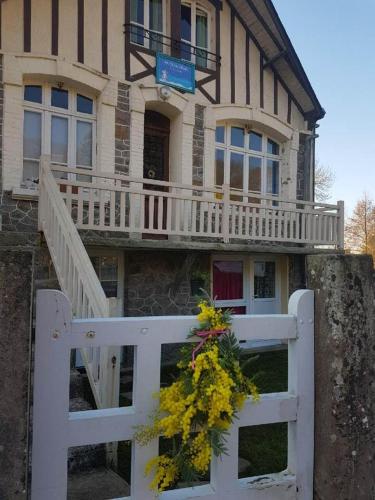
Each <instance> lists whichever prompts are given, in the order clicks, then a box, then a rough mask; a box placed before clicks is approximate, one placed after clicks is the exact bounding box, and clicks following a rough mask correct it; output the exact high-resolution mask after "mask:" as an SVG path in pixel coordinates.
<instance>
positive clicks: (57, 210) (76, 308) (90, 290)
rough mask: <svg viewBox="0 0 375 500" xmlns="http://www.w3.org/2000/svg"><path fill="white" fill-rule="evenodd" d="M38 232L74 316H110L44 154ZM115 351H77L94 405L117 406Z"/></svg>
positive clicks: (94, 274)
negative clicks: (41, 234)
mask: <svg viewBox="0 0 375 500" xmlns="http://www.w3.org/2000/svg"><path fill="white" fill-rule="evenodd" d="M39 231H41V232H43V234H44V237H45V239H46V242H47V245H48V248H49V252H50V255H51V259H52V261H53V264H54V267H55V271H56V275H57V278H58V280H59V284H60V287H61V290H62V291H63V292H64V293H65V294H66V295H67V296H68V297H69V299H70V301H71V304H72V309H73V313H74V316H75V317H76V318H82V319H84V318H105V317H108V316H110V308H109V303H108V300H107V298H106V296H105V293H104V291H103V288H102V286H101V283H100V281H99V279H98V277H97V274H96V272H95V270H94V267H93V265H92V263H91V260H90V258H89V256H88V254H87V251H86V248H85V247H84V245H83V243H82V240H81V237H80V235H79V233H78V231H77V228H76V226H75V225H74V223H73V221H72V218H71V214H70V212H69V211H68V209H67V207H66V204H65V203H64V200H63V198H62V196H61V193H60V188H59V186H58V184H57V183H56V180H55V178H54V176H53V174H52V171H51V167H50V159H49V157H48V156H42V158H41V165H40V176H39ZM87 334H88V335H94V333H93V332H88V333H87ZM119 351H120V349H119V348H110V347H104V348H103V347H100V348H91V349H81V350H80V353H81V356H82V359H83V363H84V366H85V369H86V373H87V376H88V379H89V382H90V386H91V389H92V392H93V397H94V399H95V404H96V406H97V408H109V407H115V406H118V398H119V390H118V388H119V371H120V352H119ZM114 361H115V362H114ZM116 361H117V362H116Z"/></svg>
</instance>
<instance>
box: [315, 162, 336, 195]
mask: <svg viewBox="0 0 375 500" xmlns="http://www.w3.org/2000/svg"><path fill="white" fill-rule="evenodd" d="M334 181H335V174H334V173H333V171H332V169H331V168H330V167H328V166H327V165H322V164H321V163H319V161H317V162H316V164H315V199H316V201H327V200H328V199H329V198H330V197H331V190H332V186H333V183H334Z"/></svg>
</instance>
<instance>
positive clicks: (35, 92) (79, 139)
mask: <svg viewBox="0 0 375 500" xmlns="http://www.w3.org/2000/svg"><path fill="white" fill-rule="evenodd" d="M24 108H25V111H24V123H23V177H22V186H23V187H26V188H31V189H35V188H36V187H37V182H38V177H39V159H40V155H41V154H47V155H50V156H51V161H52V163H54V164H56V165H61V166H66V167H67V166H69V167H79V168H86V169H92V168H93V167H94V163H95V144H96V141H95V124H96V123H95V118H96V117H95V109H94V100H93V99H92V98H90V97H88V96H85V95H83V94H78V93H77V92H75V91H73V90H69V89H64V88H59V87H55V86H47V85H45V86H42V85H25V87H24Z"/></svg>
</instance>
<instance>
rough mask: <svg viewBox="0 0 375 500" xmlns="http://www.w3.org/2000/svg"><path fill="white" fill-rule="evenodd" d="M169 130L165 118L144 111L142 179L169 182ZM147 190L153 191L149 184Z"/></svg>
mask: <svg viewBox="0 0 375 500" xmlns="http://www.w3.org/2000/svg"><path fill="white" fill-rule="evenodd" d="M169 130H170V123H169V119H168V118H167V117H165V116H164V115H162V114H160V113H157V112H156V111H149V110H147V111H146V113H145V136H144V146H143V148H144V149H143V178H144V179H150V180H151V181H153V180H155V181H168V180H169ZM147 188H148V189H150V188H151V189H154V188H153V187H152V185H150V184H149V185H148V187H147ZM158 190H160V187H158Z"/></svg>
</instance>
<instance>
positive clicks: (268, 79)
mask: <svg viewBox="0 0 375 500" xmlns="http://www.w3.org/2000/svg"><path fill="white" fill-rule="evenodd" d="M0 9H1V98H2V99H1V108H0V127H1V138H2V140H1V233H0V235H1V238H2V242H3V244H5V245H9V246H17V245H22V246H31V247H33V248H34V250H35V273H34V277H35V281H36V286H44V287H46V286H51V287H56V286H57V282H58V286H60V287H61V288H62V289H63V290H64V291H65V292H66V293H67V294H68V295H69V297H70V298H71V300H72V302H73V303H77V307H76V312H77V314H79V312H81V314H83V315H93V314H94V315H95V314H100V311H103V310H104V309H101V306H100V303H104V302H103V301H104V300H106V299H110V300H109V308H110V310H109V314H114V315H120V316H121V315H126V316H138V315H164V314H166V315H169V314H190V313H191V312H192V310H193V308H194V306H195V304H196V295H197V294H198V295H199V293H200V291H199V290H200V288H201V287H203V288H205V289H207V290H209V291H210V292H211V293H212V294H213V295H214V296H216V297H217V300H218V304H220V305H222V306H223V307H232V308H233V310H234V311H235V312H236V313H240V314H243V313H250V314H260V313H281V312H286V310H287V302H288V297H289V295H290V293H291V291H293V290H294V289H296V288H299V287H301V286H303V285H304V255H305V254H307V253H312V252H317V251H321V249H322V248H331V249H339V248H340V247H341V246H342V229H343V205H342V204H341V203H339V204H338V205H325V204H318V203H315V202H314V197H313V191H314V159H315V158H314V148H315V138H316V125H317V121H318V120H320V119H321V118H323V116H324V110H323V109H322V107H321V105H320V103H319V101H318V99H317V97H316V95H315V93H314V91H313V89H312V87H311V85H310V83H309V80H308V78H307V76H306V74H305V72H304V70H303V68H302V65H301V63H300V61H299V59H298V57H297V55H296V53H295V51H294V49H293V47H292V45H291V42H290V40H289V37H288V35H287V33H286V32H285V29H284V28H283V26H282V24H281V22H280V19H279V17H278V15H277V13H276V11H275V9H274V7H273V5H272V2H271V1H270V0H251V1H250V0H249V1H247V2H244V1H241V0H223V1H220V0H199V1H198V0H187V1H184V0H110V1H108V0H3V1H2V2H0ZM189 85H190V86H189ZM38 218H39V220H38ZM72 227H73V228H76V229H74V231H75V232H74V231H73V229H72ZM76 230H78V232H77V231H76ZM87 255H88V256H89V257H90V260H89V259H88V258H87ZM90 262H91V263H92V264H93V267H94V269H95V271H96V274H95V273H93V269H92V266H91V264H90ZM90 266H91V267H90ZM96 276H97V278H96ZM95 280H96V281H95ZM98 286H99V287H100V289H99V290H98ZM87 290H89V291H88V292H87V293H86V291H87ZM101 301H102V302H101ZM93 304H94V305H93ZM95 304H96V305H95ZM97 304H99V305H97ZM103 307H104V308H105V306H103ZM103 314H104V313H103ZM105 314H106V313H105Z"/></svg>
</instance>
